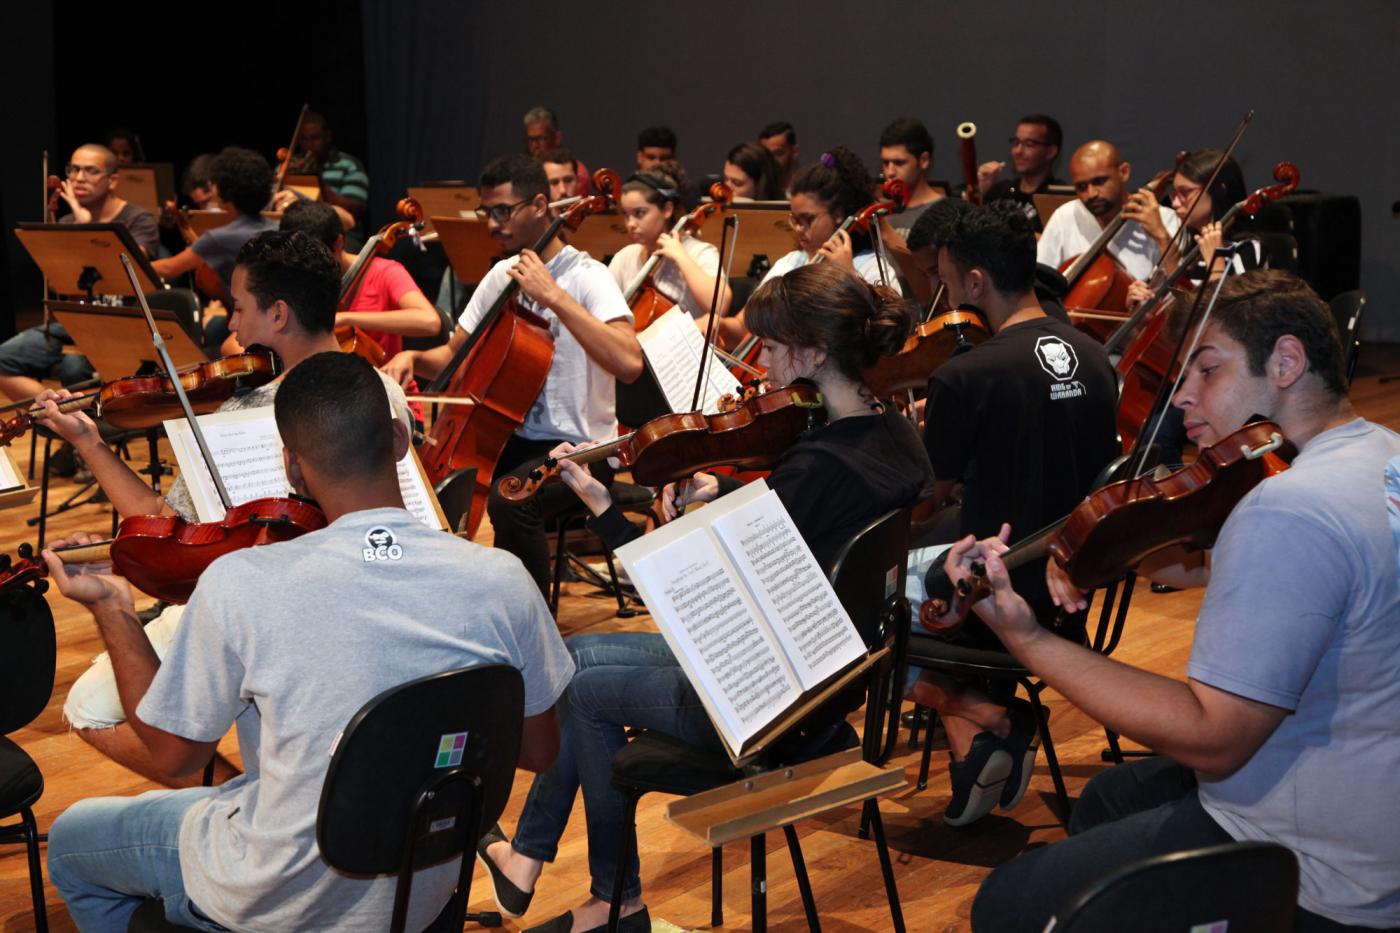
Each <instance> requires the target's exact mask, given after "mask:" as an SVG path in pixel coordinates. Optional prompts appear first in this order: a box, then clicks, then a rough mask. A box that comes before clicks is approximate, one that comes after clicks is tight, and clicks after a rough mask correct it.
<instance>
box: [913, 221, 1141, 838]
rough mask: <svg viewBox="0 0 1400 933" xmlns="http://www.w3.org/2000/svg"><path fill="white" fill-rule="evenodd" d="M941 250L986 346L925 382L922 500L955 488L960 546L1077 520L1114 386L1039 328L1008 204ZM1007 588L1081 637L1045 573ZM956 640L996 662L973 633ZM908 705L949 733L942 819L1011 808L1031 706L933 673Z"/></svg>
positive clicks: (1066, 337) (1051, 323)
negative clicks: (999, 533)
mask: <svg viewBox="0 0 1400 933" xmlns="http://www.w3.org/2000/svg"><path fill="white" fill-rule="evenodd" d="M946 237H947V239H946V242H944V243H943V245H942V246H941V248H940V249H939V251H938V269H939V273H940V277H941V279H942V281H943V284H944V285H946V286H947V289H948V299H949V304H950V305H951V306H952V307H955V308H956V307H960V306H963V305H970V306H972V307H973V308H975V309H977V310H979V311H980V312H981V313H982V315H983V316H984V317H985V318H986V320H987V323H988V324H989V325H990V327H991V328H992V331H993V336H992V337H991V339H989V340H987V341H986V342H985V343H983V344H981V345H980V346H978V347H977V348H976V349H975V350H973V351H972V352H970V353H964V354H962V355H959V356H955V357H953V358H952V359H950V360H949V361H948V362H946V363H944V364H943V365H942V366H940V367H939V368H938V369H937V370H935V371H934V374H933V377H932V378H931V379H930V380H929V388H928V400H927V403H926V406H925V415H924V446H925V447H926V449H927V450H928V454H929V459H930V460H931V461H932V462H933V471H934V475H935V477H936V478H937V482H936V483H935V485H934V490H933V496H932V499H933V501H935V502H942V501H945V500H946V499H947V498H948V496H949V493H950V492H951V491H952V488H953V486H954V484H955V483H956V482H958V481H962V482H963V496H962V505H961V511H960V514H959V529H960V531H959V533H960V534H963V535H966V534H973V535H982V536H985V535H987V534H994V533H995V532H996V530H997V529H998V528H1000V527H1001V523H1002V522H1004V521H1008V520H1009V521H1010V522H1011V527H1012V529H1013V531H1014V532H1015V534H1016V536H1017V537H1018V538H1019V537H1023V536H1029V535H1030V534H1032V533H1033V532H1035V531H1036V530H1038V529H1040V528H1042V527H1043V526H1045V525H1046V524H1048V523H1049V522H1051V521H1054V520H1055V519H1058V518H1061V517H1063V516H1064V515H1065V514H1066V513H1067V512H1068V511H1069V510H1070V509H1072V508H1074V506H1075V505H1077V504H1078V503H1079V501H1080V500H1081V499H1082V498H1083V497H1084V495H1085V493H1087V492H1088V491H1089V488H1090V486H1091V484H1092V483H1093V481H1094V479H1095V476H1096V475H1097V474H1098V472H1099V471H1100V469H1101V468H1102V467H1103V466H1104V465H1105V464H1107V463H1108V462H1109V461H1110V460H1112V459H1113V457H1114V455H1115V454H1116V453H1117V452H1118V451H1119V446H1118V442H1117V437H1116V431H1115V428H1114V408H1115V404H1116V400H1117V388H1118V386H1117V380H1116V378H1115V374H1114V372H1113V368H1112V366H1111V364H1110V363H1109V361H1108V355H1107V353H1105V352H1104V349H1103V346H1102V345H1101V344H1099V343H1098V342H1097V341H1096V340H1094V339H1093V338H1092V337H1089V336H1087V335H1085V334H1081V333H1080V332H1079V331H1077V330H1076V329H1075V328H1073V327H1072V326H1070V325H1069V324H1067V323H1065V322H1063V321H1060V320H1056V319H1054V318H1052V317H1050V316H1048V315H1047V314H1046V313H1045V310H1044V309H1043V308H1042V306H1041V304H1040V302H1039V300H1038V299H1037V298H1036V295H1035V291H1034V284H1035V234H1034V232H1033V231H1032V230H1031V227H1030V223H1029V222H1028V221H1027V220H1026V218H1025V215H1023V214H1022V213H1021V212H1020V210H1019V209H1018V208H1017V207H1016V206H1015V205H1014V204H1010V203H1006V202H999V203H996V204H991V205H986V206H984V207H975V208H972V209H970V210H966V211H965V212H964V213H963V214H962V216H961V217H959V218H958V219H957V220H956V221H955V222H954V223H953V224H952V227H951V230H949V231H948V232H947V233H946ZM976 529H986V532H985V533H984V532H979V531H977V530H976ZM915 555H918V556H915ZM932 558H933V554H932V552H930V551H928V550H927V549H921V550H920V551H916V552H914V555H911V562H910V563H911V567H910V571H911V576H915V574H916V572H917V571H916V570H915V567H916V566H917V565H918V564H919V563H921V562H922V563H923V564H925V565H927V564H928V563H929V562H930V561H931V560H932ZM1017 582H1018V584H1020V585H1022V586H1024V587H1026V588H1027V590H1028V591H1029V592H1030V594H1031V599H1032V605H1033V606H1034V607H1035V608H1036V612H1037V616H1036V617H1037V619H1039V620H1041V622H1042V624H1045V625H1047V626H1054V627H1055V630H1056V631H1057V632H1058V633H1060V634H1062V635H1063V636H1065V637H1067V638H1076V637H1080V636H1082V632H1083V624H1084V617H1083V615H1082V614H1079V615H1076V616H1073V617H1069V618H1060V617H1059V616H1058V615H1057V613H1056V609H1055V606H1054V604H1053V603H1052V602H1051V600H1050V597H1049V594H1048V593H1047V592H1046V590H1045V582H1044V572H1043V563H1041V562H1034V563H1033V564H1031V565H1029V566H1028V567H1026V568H1024V569H1023V570H1022V571H1020V572H1019V573H1018V575H1017ZM1037 582H1039V590H1038V591H1036V589H1035V584H1036V583H1037ZM914 637H915V638H926V637H928V636H926V635H920V634H917V633H916V634H915V635H914ZM957 640H958V642H959V643H961V644H966V645H969V646H971V647H976V648H982V649H989V650H1000V644H999V642H998V641H997V640H996V637H995V636H994V634H993V633H992V632H990V631H988V630H987V629H986V628H985V627H983V626H981V625H980V624H978V623H977V622H976V620H969V622H968V624H965V625H964V626H963V628H962V630H961V631H960V632H959V633H958V635H957ZM912 693H913V696H914V698H915V699H916V700H917V701H918V702H920V703H922V704H923V705H925V706H930V707H932V708H934V709H936V710H938V711H939V713H940V715H941V717H942V719H943V723H944V727H945V729H946V731H947V734H948V743H949V751H950V754H951V757H952V763H951V765H950V767H949V773H950V776H951V778H952V784H953V799H952V801H951V802H950V803H949V806H948V811H947V813H946V814H945V815H944V820H945V821H946V822H948V823H949V824H950V825H954V826H961V825H964V824H966V823H970V822H972V821H973V820H975V819H978V818H980V817H981V816H983V815H985V814H986V813H988V812H989V811H990V810H991V809H992V807H994V806H996V805H997V804H998V803H1000V805H1001V806H1002V807H1003V809H1010V808H1012V807H1014V806H1015V805H1016V804H1017V803H1019V802H1020V799H1021V796H1022V795H1023V794H1024V793H1025V788H1026V784H1027V782H1028V781H1029V778H1030V766H1031V764H1032V763H1033V761H1034V754H1035V748H1034V746H1033V745H1032V744H1031V743H1032V740H1033V738H1034V733H1035V726H1034V723H1033V717H1032V714H1031V711H1030V704H1028V703H1026V702H1025V701H1022V700H1010V698H1009V697H1006V696H1003V695H997V694H995V693H993V692H991V689H990V688H984V687H983V686H982V685H980V684H976V683H971V682H956V681H954V680H953V679H951V678H949V677H947V676H946V675H942V674H938V673H936V672H933V671H925V672H923V674H922V675H921V677H920V680H919V681H918V682H917V683H916V684H915V685H914V686H913V690H912Z"/></svg>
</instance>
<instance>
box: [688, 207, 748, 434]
mask: <svg viewBox="0 0 1400 933" xmlns="http://www.w3.org/2000/svg"><path fill="white" fill-rule="evenodd" d="M731 233H732V234H733V235H732V236H731ZM738 242H739V218H738V217H737V216H735V215H734V214H727V215H725V218H724V226H723V227H722V228H721V229H720V233H719V254H720V255H721V256H725V252H724V248H725V247H726V246H728V247H729V254H728V256H727V257H726V258H725V261H724V266H723V268H722V269H720V274H719V275H716V276H715V290H714V294H712V295H711V296H710V315H709V319H708V321H706V323H705V346H704V349H702V350H701V351H700V368H699V369H698V370H697V372H696V373H695V391H694V392H693V393H692V394H691V397H690V410H691V411H699V410H700V394H701V391H702V389H703V387H704V385H705V380H706V378H708V373H709V366H710V363H711V361H712V360H714V358H715V357H714V354H713V353H711V352H710V350H711V348H712V347H713V346H714V340H715V317H716V316H717V315H718V313H719V296H720V293H721V291H723V288H724V283H725V282H728V281H729V273H730V272H731V271H732V270H733V267H734V247H735V246H736V245H737V244H738Z"/></svg>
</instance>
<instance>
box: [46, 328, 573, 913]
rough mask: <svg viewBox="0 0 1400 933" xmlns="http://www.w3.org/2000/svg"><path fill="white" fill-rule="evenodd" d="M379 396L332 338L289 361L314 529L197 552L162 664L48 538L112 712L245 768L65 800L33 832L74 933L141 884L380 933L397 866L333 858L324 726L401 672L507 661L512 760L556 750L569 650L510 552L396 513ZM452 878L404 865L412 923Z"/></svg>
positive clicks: (188, 897) (120, 604)
mask: <svg viewBox="0 0 1400 933" xmlns="http://www.w3.org/2000/svg"><path fill="white" fill-rule="evenodd" d="M391 388H393V387H392V386H388V385H386V384H385V382H384V380H383V379H382V378H381V377H380V374H379V373H377V372H375V370H374V369H373V368H371V367H370V366H369V364H368V363H366V362H364V361H363V360H361V359H360V358H359V357H357V356H355V355H353V354H346V353H340V352H338V351H331V352H324V353H317V354H315V355H314V356H312V357H310V358H308V359H306V360H304V361H302V362H301V363H299V364H298V365H297V367H296V368H295V369H293V370H292V371H291V372H290V373H289V374H288V375H287V377H286V379H285V381H284V383H283V387H282V389H281V391H279V392H278V393H277V397H276V401H275V411H276V418H277V427H278V431H279V432H280V434H281V436H282V439H283V440H284V442H285V443H286V447H285V450H284V453H283V459H284V464H285V469H286V474H287V479H288V481H289V483H290V485H291V486H292V488H293V489H294V490H295V491H296V492H297V493H298V494H301V495H304V496H308V497H310V498H313V499H315V500H316V502H317V503H319V505H320V507H321V509H322V510H323V511H324V512H325V516H326V519H327V520H328V522H329V525H328V526H327V527H325V528H322V529H320V530H317V531H312V532H310V533H308V534H306V535H304V536H302V537H300V538H297V539H295V540H291V541H285V542H281V543H278V544H270V545H266V546H263V547H253V548H246V549H243V550H240V551H237V552H234V553H230V554H227V555H225V556H223V557H221V558H219V559H218V560H217V561H215V562H214V563H213V564H211V565H210V566H209V568H208V569H207V570H206V571H205V572H204V574H203V575H202V576H201V577H200V580H199V584H198V586H197V587H196V588H195V591H194V594H193V595H192V596H191V597H190V602H189V608H188V610H187V612H186V620H185V622H184V624H183V625H182V626H181V628H180V633H179V636H178V637H177V638H176V639H175V641H174V642H173V643H172V644H171V645H170V646H169V648H168V649H167V651H166V652H165V657H164V660H163V661H162V660H161V658H160V657H159V655H158V653H157V651H155V650H154V649H153V646H152V644H151V643H150V641H149V640H148V638H147V636H146V635H145V634H143V632H142V629H141V626H140V623H139V622H138V621H137V619H136V613H135V610H134V607H133V603H132V594H131V589H130V587H129V586H127V584H126V581H124V580H122V579H121V578H120V577H113V576H106V575H102V574H93V573H79V572H77V571H75V570H73V569H72V568H67V569H65V567H64V565H63V564H62V563H61V562H60V561H59V559H58V558H57V557H56V556H55V555H54V554H53V552H51V551H47V552H45V554H44V557H45V560H46V561H47V563H48V567H49V571H50V574H51V575H52V576H53V578H54V580H55V581H56V582H57V584H58V587H59V589H60V590H61V591H62V592H63V593H64V595H66V596H68V597H70V598H71V599H74V600H76V601H78V602H81V603H83V604H84V605H86V606H88V607H89V608H90V609H91V610H92V615H93V619H94V620H95V621H96V623H97V626H98V630H99V631H100V632H101V634H102V637H103V640H104V641H105V642H106V643H107V645H108V648H109V651H110V657H111V660H112V664H113V667H114V669H115V672H116V680H117V686H118V690H119V692H120V695H121V701H122V708H123V709H124V711H125V712H126V714H127V716H128V720H129V722H130V723H131V725H132V726H133V727H134V732H135V735H136V738H137V741H139V742H140V744H141V746H142V748H143V749H145V750H146V752H147V753H148V754H149V756H150V758H151V760H152V761H153V762H154V763H155V764H156V765H157V767H158V768H159V769H160V770H161V771H163V772H165V773H170V774H188V773H191V772H195V771H197V770H198V769H199V768H200V767H201V766H202V765H203V763H204V762H205V761H207V760H208V759H209V756H210V755H211V754H213V751H214V748H215V746H216V744H217V742H218V741H219V739H220V738H221V737H222V736H223V735H224V734H225V733H226V732H227V731H228V729H229V727H230V726H231V725H237V727H238V731H239V738H240V743H239V747H240V749H241V751H242V753H243V756H244V760H245V761H246V762H247V764H248V773H247V775H246V776H244V777H243V778H241V779H239V780H236V781H232V782H229V783H226V784H224V785H222V786H220V787H199V788H188V789H183V790H167V791H152V792H150V793H146V794H142V795H140V796H138V797H98V798H92V799H88V800H83V801H80V802H79V803H77V804H75V805H74V806H72V807H70V808H69V809H68V810H67V811H66V812H64V813H63V814H62V815H61V816H60V817H59V818H58V819H57V820H56V821H55V822H54V824H53V828H52V830H51V831H50V836H49V849H48V852H49V856H48V858H49V873H50V877H51V878H52V879H53V882H54V886H55V887H57V888H58V890H59V891H60V893H61V894H62V895H63V899H64V901H65V902H66V903H67V905H68V910H69V913H70V915H71V916H72V918H73V920H74V921H75V922H76V924H77V926H78V928H79V929H82V930H124V929H126V926H127V922H128V920H129V918H130V916H131V914H132V912H133V911H134V910H135V909H136V908H137V906H138V905H139V904H140V902H141V900H142V899H143V898H159V899H161V900H162V901H163V902H164V906H165V911H166V917H167V919H169V920H170V921H172V922H174V923H176V924H177V925H179V926H182V927H184V926H190V927H194V928H196V929H204V930H216V929H225V928H228V929H236V930H246V929H271V930H297V929H328V928H335V929H361V930H370V929H384V928H385V926H386V924H387V923H388V920H389V915H390V909H391V907H392V905H393V899H394V887H395V879H394V878H392V877H380V878H364V877H352V876H349V875H345V874H342V873H339V872H335V871H332V870H331V869H330V868H329V866H327V865H326V863H325V861H324V860H323V859H322V857H321V854H320V851H319V849H318V847H317V844H316V814H317V807H318V801H319V798H320V794H321V787H322V784H323V783H324V782H325V778H326V771H327V767H328V766H329V764H330V760H331V758H330V756H331V752H332V751H333V749H334V747H335V738H336V736H337V735H338V734H339V732H340V730H342V729H344V728H345V725H346V723H347V722H349V721H350V718H351V717H352V716H353V715H354V714H355V712H356V711H357V710H358V709H360V708H361V707H362V706H363V705H364V704H365V703H366V702H368V701H369V700H370V699H371V698H373V697H375V696H377V695H379V694H380V693H382V692H384V691H386V690H388V689H390V688H392V687H395V686H397V685H399V684H402V683H405V682H407V681H410V680H413V679H415V678H418V677H423V676H427V675H430V674H436V673H439V672H441V671H445V670H455V669H458V668H462V667H469V666H472V665H475V664H508V665H510V666H512V667H515V668H516V669H518V670H519V671H520V672H521V674H522V676H523V680H524V687H525V704H524V713H525V719H524V722H523V728H522V741H521V757H520V764H521V765H523V766H524V767H526V768H528V769H531V770H543V769H544V768H547V767H549V765H550V764H551V763H552V762H553V760H554V758H555V755H556V754H557V750H558V747H559V731H558V726H557V725H556V722H555V717H554V703H555V701H556V699H557V698H558V697H559V695H560V694H561V693H562V692H563V690H564V688H565V687H566V686H567V685H568V683H569V677H570V675H571V674H572V672H573V664H572V662H571V661H570V659H569V655H568V652H567V650H566V649H565V648H564V645H563V642H562V641H561V640H560V638H559V634H558V631H557V630H556V629H555V627H554V625H553V624H552V620H551V619H550V617H549V610H548V609H547V608H546V606H545V604H544V601H543V599H541V598H540V596H539V594H538V593H537V592H535V587H534V585H533V583H532V581H531V580H530V578H529V577H528V576H527V575H526V573H525V571H524V569H523V568H522V567H521V566H520V563H519V561H517V560H515V559H514V558H512V557H510V556H509V555H506V554H502V553H494V554H493V553H492V552H490V551H488V550H486V549H484V548H481V547H480V546H478V545H474V544H471V543H470V542H467V541H464V540H462V539H460V538H457V537H455V536H453V535H448V534H443V533H441V532H439V531H434V530H432V529H430V528H428V527H427V526H425V525H423V524H422V523H421V522H419V521H418V520H417V519H416V518H414V517H413V515H412V514H411V513H409V512H408V511H406V510H405V508H404V503H403V498H402V496H401V494H400V491H399V481H398V474H397V472H396V468H395V464H396V463H397V462H398V461H399V460H400V459H401V458H402V457H403V455H404V452H405V451H406V450H407V449H408V443H409V435H408V432H407V430H406V429H405V426H404V424H403V423H402V421H399V420H397V419H395V418H394V417H392V415H391V413H390V408H389V405H388V404H387V403H388V401H389V398H388V395H387V394H386V393H387V392H388V390H389V389H391ZM386 539H387V540H388V541H389V542H391V545H392V546H391V547H389V548H387V550H388V552H389V553H390V555H394V554H397V555H398V556H397V557H393V556H391V557H390V558H389V559H384V560H376V561H369V560H368V558H367V557H366V556H365V552H366V542H367V541H381V542H382V541H384V540H386ZM380 547H383V545H380ZM370 550H371V551H372V550H373V549H370ZM267 594H275V596H274V598H271V599H268V598H266V595H267ZM260 597H261V598H260ZM445 610H446V611H445ZM371 646H372V647H371ZM457 875H458V863H457V862H456V861H455V860H454V861H452V862H449V863H443V864H440V865H435V866H431V867H427V868H424V869H422V870H421V871H420V872H419V873H418V875H417V877H416V878H415V879H414V883H413V895H414V896H413V898H412V899H411V904H410V907H409V917H408V923H409V925H410V927H411V928H412V929H415V930H417V929H423V928H424V927H426V926H427V925H428V924H429V923H430V921H431V920H432V919H433V917H434V916H436V915H437V914H438V913H439V912H440V911H441V909H442V907H443V905H444V904H445V903H446V902H447V899H448V897H449V896H450V895H451V893H452V890H453V887H454V884H455V882H456V880H457ZM215 924H218V925H217V926H216V925H215Z"/></svg>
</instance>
